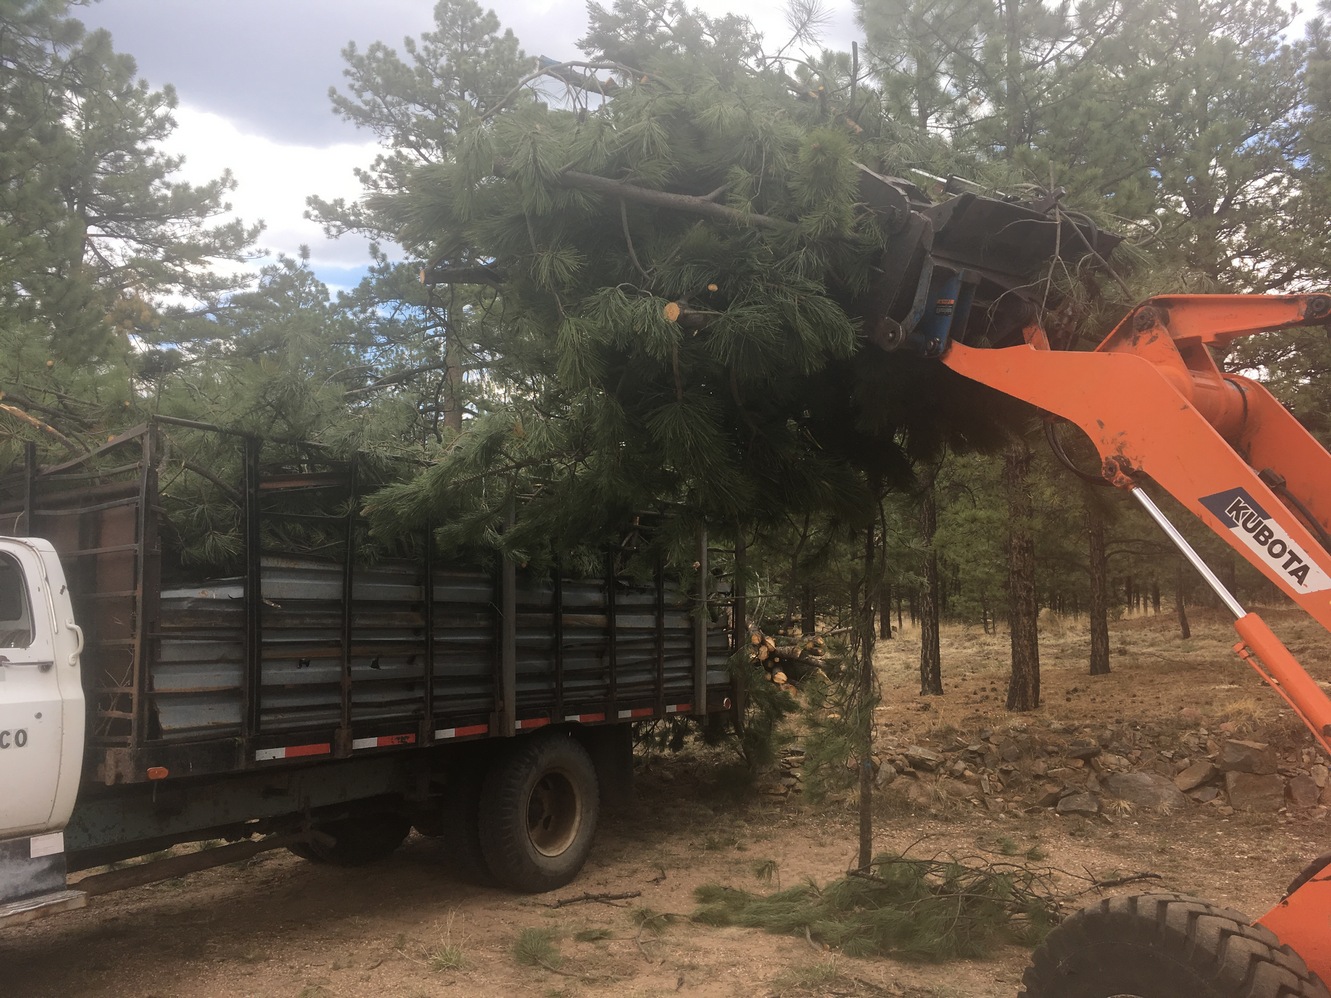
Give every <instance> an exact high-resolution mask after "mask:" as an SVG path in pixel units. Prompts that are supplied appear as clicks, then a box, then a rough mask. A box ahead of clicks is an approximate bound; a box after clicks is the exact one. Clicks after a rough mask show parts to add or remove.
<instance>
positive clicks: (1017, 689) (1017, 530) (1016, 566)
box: [1003, 440, 1040, 710]
mask: <svg viewBox="0 0 1331 998" xmlns="http://www.w3.org/2000/svg"><path fill="white" fill-rule="evenodd" d="M1030 467H1031V452H1030V448H1028V447H1027V446H1026V442H1025V441H1024V440H1016V441H1014V442H1013V443H1012V444H1011V445H1009V447H1008V449H1007V452H1006V454H1005V459H1004V462H1003V484H1004V486H1005V489H1006V492H1007V502H1008V628H1009V632H1010V634H1011V637H1012V676H1011V679H1010V680H1009V681H1008V690H1007V709H1008V710H1034V709H1035V708H1036V707H1038V706H1040V634H1039V612H1040V610H1039V604H1038V602H1037V601H1036V598H1035V538H1034V536H1033V535H1032V528H1031V520H1032V509H1031V492H1030V481H1029V474H1030Z"/></svg>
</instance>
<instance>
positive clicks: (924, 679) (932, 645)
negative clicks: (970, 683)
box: [920, 480, 943, 696]
mask: <svg viewBox="0 0 1331 998" xmlns="http://www.w3.org/2000/svg"><path fill="white" fill-rule="evenodd" d="M937 532H938V502H937V497H936V496H935V494H934V484H933V481H932V480H931V481H930V482H929V484H928V485H927V486H926V487H925V490H924V495H923V496H922V497H921V501H920V538H921V539H922V540H923V541H924V565H923V569H924V571H923V575H924V591H923V593H922V594H921V598H920V695H921V696H926V695H934V696H937V695H939V694H941V693H942V692H943V663H942V657H941V653H940V651H939V645H938V624H939V593H938V584H939V580H938V553H937V552H936V551H934V534H936V533H937Z"/></svg>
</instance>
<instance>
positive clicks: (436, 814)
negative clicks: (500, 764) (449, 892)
mask: <svg viewBox="0 0 1331 998" xmlns="http://www.w3.org/2000/svg"><path fill="white" fill-rule="evenodd" d="M487 760H488V756H485V755H482V754H481V753H473V754H471V755H469V756H465V757H462V758H459V759H458V760H457V761H456V762H454V763H452V764H451V765H450V767H449V770H448V782H447V784H446V785H445V787H444V792H443V795H442V797H441V798H439V799H437V800H435V801H433V806H432V807H431V808H430V809H429V810H428V811H424V812H418V813H417V814H416V815H415V816H414V817H413V819H412V822H413V827H415V829H416V831H418V832H420V833H421V834H422V835H426V836H429V837H430V838H437V839H442V840H443V845H444V857H445V858H444V864H445V866H446V867H447V868H448V870H449V872H450V873H452V874H453V875H454V876H455V877H457V878H458V879H459V880H462V881H465V882H466V883H469V884H476V885H478V886H482V887H492V886H494V884H495V878H494V874H493V873H491V872H490V867H489V865H488V864H487V863H486V861H485V853H484V851H483V850H482V849H481V825H480V809H481V788H482V787H483V786H484V784H485V774H486V771H487V769H488V766H487V765H486V763H487Z"/></svg>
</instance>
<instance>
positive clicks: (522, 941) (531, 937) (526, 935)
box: [513, 927, 564, 970]
mask: <svg viewBox="0 0 1331 998" xmlns="http://www.w3.org/2000/svg"><path fill="white" fill-rule="evenodd" d="M559 935H560V934H559V932H558V930H556V929H552V928H548V927H540V928H527V929H523V930H522V931H521V932H519V933H518V938H517V940H516V941H515V942H514V943H513V958H514V959H515V960H517V961H518V963H520V964H522V965H523V966H524V967H544V968H546V969H547V970H551V969H558V967H559V965H560V964H561V963H563V962H564V957H563V955H562V954H561V953H560V952H559Z"/></svg>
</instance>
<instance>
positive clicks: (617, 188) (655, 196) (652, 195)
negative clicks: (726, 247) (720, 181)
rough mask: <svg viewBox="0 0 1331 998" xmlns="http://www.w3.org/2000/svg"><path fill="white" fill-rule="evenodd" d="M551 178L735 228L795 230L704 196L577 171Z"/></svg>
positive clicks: (788, 224)
mask: <svg viewBox="0 0 1331 998" xmlns="http://www.w3.org/2000/svg"><path fill="white" fill-rule="evenodd" d="M555 179H556V182H557V183H558V184H559V185H560V186H562V187H572V188H575V189H577V190H583V191H592V192H593V193H596V194H603V195H605V196H607V197H617V198H623V199H624V200H626V201H635V202H637V203H638V204H645V205H651V206H653V207H656V208H672V209H674V210H676V211H683V212H687V213H689V214H692V215H698V216H701V217H702V218H709V219H712V220H713V221H717V222H730V223H732V224H735V225H745V226H754V227H756V228H760V229H779V230H789V229H793V228H795V223H794V222H788V221H786V220H785V219H783V218H773V217H772V216H770V215H759V214H756V213H754V214H747V213H745V212H742V211H739V210H738V209H736V208H731V207H730V206H729V205H724V204H717V203H716V202H715V201H709V200H707V198H706V197H698V196H697V195H694V194H672V193H671V192H669V191H654V190H651V189H649V188H646V187H638V186H636V185H634V184H629V183H625V182H624V181H622V180H611V179H609V178H608V177H598V176H596V175H594V174H591V173H579V172H578V171H577V170H565V171H564V172H563V173H561V174H559V176H558V177H556V178H555Z"/></svg>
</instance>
